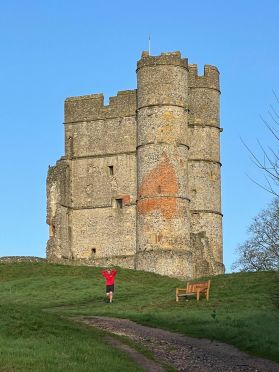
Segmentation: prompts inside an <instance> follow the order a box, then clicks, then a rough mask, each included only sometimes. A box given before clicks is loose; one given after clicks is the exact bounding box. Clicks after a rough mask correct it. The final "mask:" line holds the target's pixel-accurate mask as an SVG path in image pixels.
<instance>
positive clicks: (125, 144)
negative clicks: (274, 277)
mask: <svg viewBox="0 0 279 372" xmlns="http://www.w3.org/2000/svg"><path fill="white" fill-rule="evenodd" d="M137 79H138V83H137V90H128V91H120V92H119V93H118V94H117V96H115V97H111V98H110V100H109V104H108V105H104V97H103V95H102V94H92V95H87V96H80V97H70V98H67V99H66V101H65V156H64V157H62V158H61V159H60V160H59V161H58V162H57V164H56V166H54V167H50V169H49V173H48V179H47V194H48V205H47V223H48V224H49V226H50V237H49V241H48V244H47V258H48V259H49V260H50V261H52V262H59V263H67V264H79V265H100V266H110V265H119V266H122V267H127V268H137V269H139V270H146V271H152V272H156V273H159V274H164V275H169V276H174V277H179V278H187V277H192V278H193V277H198V276H201V275H210V274H217V273H221V272H222V270H224V268H223V265H222V214H221V182H220V166H221V163H220V144H219V136H220V131H221V129H220V123H219V122H220V120H219V94H220V90H219V89H220V88H219V72H218V70H217V68H216V67H214V66H210V65H206V66H205V68H204V74H203V75H202V76H199V75H198V73H197V66H196V65H189V64H188V60H187V59H185V58H181V55H180V53H179V52H173V53H162V54H161V55H160V56H156V57H153V56H150V55H149V54H148V53H147V52H144V53H143V55H142V58H141V59H140V61H138V64H137Z"/></svg>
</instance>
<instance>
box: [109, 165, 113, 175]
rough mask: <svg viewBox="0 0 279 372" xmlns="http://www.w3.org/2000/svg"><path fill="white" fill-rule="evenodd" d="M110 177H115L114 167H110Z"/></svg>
mask: <svg viewBox="0 0 279 372" xmlns="http://www.w3.org/2000/svg"><path fill="white" fill-rule="evenodd" d="M108 168H109V175H110V176H113V175H114V170H113V165H109V167H108Z"/></svg>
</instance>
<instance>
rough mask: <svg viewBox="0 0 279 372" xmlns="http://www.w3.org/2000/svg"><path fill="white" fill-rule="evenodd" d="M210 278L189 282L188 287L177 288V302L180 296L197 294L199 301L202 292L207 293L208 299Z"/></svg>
mask: <svg viewBox="0 0 279 372" xmlns="http://www.w3.org/2000/svg"><path fill="white" fill-rule="evenodd" d="M209 289H210V280H207V281H206V282H195V283H191V282H188V283H187V286H186V288H176V292H175V295H176V302H178V301H179V298H180V297H186V298H187V297H190V296H193V295H194V296H196V298H197V301H199V299H200V295H201V294H202V293H204V294H205V297H206V299H207V300H208V298H209Z"/></svg>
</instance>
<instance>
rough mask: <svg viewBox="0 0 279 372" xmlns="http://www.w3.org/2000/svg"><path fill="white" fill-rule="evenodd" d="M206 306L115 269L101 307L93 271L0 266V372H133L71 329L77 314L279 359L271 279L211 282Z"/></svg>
mask: <svg viewBox="0 0 279 372" xmlns="http://www.w3.org/2000/svg"><path fill="white" fill-rule="evenodd" d="M211 280H212V287H211V292H210V300H209V301H208V302H207V301H206V300H204V299H202V300H201V301H199V302H197V301H195V300H191V301H188V302H186V301H180V302H179V303H176V302H175V288H176V287H181V286H182V285H183V284H184V283H183V282H181V281H179V280H176V279H170V278H167V277H161V276H159V275H155V274H151V273H144V272H136V271H133V270H124V269H119V270H118V275H117V277H116V291H115V298H114V302H113V303H112V304H107V303H105V302H104V280H103V277H102V276H101V275H100V269H98V268H92V267H71V266H62V265H61V266H60V265H51V264H47V263H17V264H0V329H1V332H0V371H1V368H2V366H3V368H6V369H4V370H9V369H11V370H20V371H27V370H39V369H40V370H42V371H49V370H55V371H60V370H61V371H62V370H63V371H64V370H66V369H67V370H69V371H76V370H79V371H89V370H92V366H94V369H95V370H98V371H107V370H111V368H112V367H111V366H113V370H114V371H118V370H119V371H130V370H133V371H137V370H138V369H137V367H136V366H135V365H134V364H133V362H132V361H130V360H129V358H128V357H126V356H125V355H123V354H122V353H120V352H118V351H117V350H111V349H110V347H109V346H108V345H106V343H105V342H104V340H103V333H102V332H98V331H95V330H94V329H90V328H88V327H85V326H80V325H78V324H75V323H74V322H72V321H71V320H69V317H71V316H76V315H107V316H117V317H125V318H130V319H132V320H135V321H137V322H139V323H142V324H147V325H151V326H154V327H161V328H165V329H169V330H173V331H177V332H180V333H184V334H186V335H189V336H194V337H205V338H210V339H215V340H221V341H225V342H228V343H230V344H233V345H235V346H237V347H238V348H239V349H241V350H244V351H246V352H249V353H252V354H254V355H258V356H262V357H266V358H270V359H273V360H275V361H277V362H278V361H279V312H278V311H277V310H276V309H275V307H274V305H273V304H272V293H273V292H274V290H275V289H276V286H278V274H276V273H272V272H260V273H239V274H228V275H220V276H217V277H212V278H211Z"/></svg>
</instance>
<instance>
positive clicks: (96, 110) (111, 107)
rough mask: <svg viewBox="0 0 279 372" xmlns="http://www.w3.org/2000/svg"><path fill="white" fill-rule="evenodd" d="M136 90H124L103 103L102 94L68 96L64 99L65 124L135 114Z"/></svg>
mask: <svg viewBox="0 0 279 372" xmlns="http://www.w3.org/2000/svg"><path fill="white" fill-rule="evenodd" d="M135 110H136V90H124V91H120V92H118V93H117V96H115V97H110V99H109V104H108V105H104V96H103V94H90V95H87V96H80V97H69V98H67V99H66V100H65V124H67V123H75V122H81V121H92V120H102V119H103V120H105V119H108V118H117V117H124V116H135Z"/></svg>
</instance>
